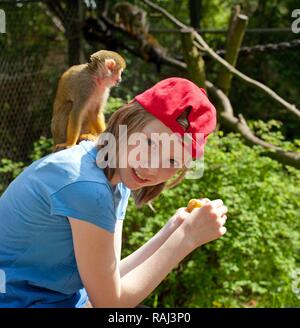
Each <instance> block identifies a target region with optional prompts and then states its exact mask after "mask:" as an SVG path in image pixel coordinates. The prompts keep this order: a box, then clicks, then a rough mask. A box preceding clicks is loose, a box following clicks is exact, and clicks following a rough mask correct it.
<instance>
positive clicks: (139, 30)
mask: <svg viewBox="0 0 300 328" xmlns="http://www.w3.org/2000/svg"><path fill="white" fill-rule="evenodd" d="M114 13H115V22H116V24H117V25H118V26H119V27H121V28H123V29H124V30H126V31H127V32H128V33H130V34H132V35H140V34H147V33H148V30H149V26H148V23H147V13H146V12H145V11H144V10H142V9H141V8H139V7H137V6H134V5H132V4H131V3H129V2H119V3H117V4H116V5H115V6H114Z"/></svg>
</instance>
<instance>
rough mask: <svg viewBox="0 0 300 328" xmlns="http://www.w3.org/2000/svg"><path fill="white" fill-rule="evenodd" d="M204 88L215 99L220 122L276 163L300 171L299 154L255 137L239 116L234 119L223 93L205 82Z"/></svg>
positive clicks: (228, 102) (240, 115) (229, 104)
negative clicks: (260, 147) (264, 151)
mask: <svg viewBox="0 0 300 328" xmlns="http://www.w3.org/2000/svg"><path fill="white" fill-rule="evenodd" d="M205 83H206V86H207V89H208V92H210V93H211V94H212V96H213V97H214V98H216V99H217V103H218V114H219V116H220V120H221V122H222V123H223V124H224V125H226V126H227V127H229V128H230V130H233V131H235V132H238V133H239V134H241V135H242V136H243V137H244V139H245V140H246V142H247V144H248V145H250V146H253V145H259V146H262V147H263V148H265V149H266V151H267V152H266V155H267V156H269V157H271V158H273V159H275V160H277V161H278V162H280V163H282V164H285V165H290V166H293V167H295V168H297V169H300V153H295V152H290V151H284V150H283V149H281V148H280V147H277V146H274V145H272V144H270V143H268V142H266V141H264V140H262V139H260V138H258V137H257V136H255V134H254V133H253V132H252V131H251V129H250V128H249V126H248V125H247V123H246V120H245V119H244V117H243V116H242V114H239V117H235V116H234V114H233V109H232V106H231V103H230V100H229V99H228V97H227V96H226V95H225V93H224V92H223V91H222V90H220V89H218V88H216V87H215V86H214V85H213V84H212V83H211V82H209V81H206V82H205Z"/></svg>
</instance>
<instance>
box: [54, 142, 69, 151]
mask: <svg viewBox="0 0 300 328" xmlns="http://www.w3.org/2000/svg"><path fill="white" fill-rule="evenodd" d="M66 148H68V146H67V144H66V143H60V144H57V145H55V146H54V152H56V151H60V150H63V149H66Z"/></svg>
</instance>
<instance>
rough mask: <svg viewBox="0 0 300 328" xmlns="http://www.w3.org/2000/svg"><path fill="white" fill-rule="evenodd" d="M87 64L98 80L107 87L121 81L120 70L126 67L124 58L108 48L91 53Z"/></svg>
mask: <svg viewBox="0 0 300 328" xmlns="http://www.w3.org/2000/svg"><path fill="white" fill-rule="evenodd" d="M88 65H89V68H90V69H91V71H92V72H93V74H95V75H96V77H97V79H98V80H99V82H101V83H104V84H105V85H106V86H107V87H108V88H111V87H113V86H116V85H117V84H119V83H120V82H121V80H122V72H123V70H124V69H125V68H126V62H125V60H124V58H123V57H122V56H120V55H119V54H118V53H116V52H114V51H108V50H100V51H98V52H95V53H94V54H92V55H91V57H90V62H89V63H88Z"/></svg>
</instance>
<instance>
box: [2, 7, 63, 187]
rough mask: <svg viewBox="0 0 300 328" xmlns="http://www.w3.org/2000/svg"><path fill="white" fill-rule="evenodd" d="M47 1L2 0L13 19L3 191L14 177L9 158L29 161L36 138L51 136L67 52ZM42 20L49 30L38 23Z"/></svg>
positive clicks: (7, 58)
mask: <svg viewBox="0 0 300 328" xmlns="http://www.w3.org/2000/svg"><path fill="white" fill-rule="evenodd" d="M43 5H44V4H43V2H34V3H21V4H18V3H1V2H0V8H3V10H4V11H5V15H6V25H7V26H6V33H5V34H0V193H1V192H3V190H4V189H5V187H6V186H7V185H8V184H9V183H10V181H11V180H12V178H13V177H12V174H11V172H6V170H4V169H3V167H4V163H5V160H7V159H8V160H11V161H13V162H23V163H24V164H25V165H27V164H29V162H30V159H29V154H30V153H31V151H32V147H33V143H34V142H35V141H37V140H38V139H39V138H40V137H41V136H45V137H50V136H51V133H50V122H51V114H52V103H53V98H54V93H55V91H56V85H57V79H58V78H59V76H60V74H61V72H62V71H63V70H64V69H65V68H66V60H67V54H66V49H65V48H66V47H65V45H64V44H63V40H62V38H61V37H59V34H58V33H57V31H56V30H55V26H54V24H53V22H51V21H50V18H49V17H47V15H45V13H44V7H43ZM41 20H45V23H46V24H45V26H47V28H45V30H39V29H38V25H39V26H41V24H37V22H39V23H40V21H41ZM1 169H2V170H1Z"/></svg>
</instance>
